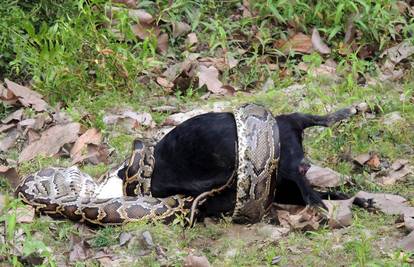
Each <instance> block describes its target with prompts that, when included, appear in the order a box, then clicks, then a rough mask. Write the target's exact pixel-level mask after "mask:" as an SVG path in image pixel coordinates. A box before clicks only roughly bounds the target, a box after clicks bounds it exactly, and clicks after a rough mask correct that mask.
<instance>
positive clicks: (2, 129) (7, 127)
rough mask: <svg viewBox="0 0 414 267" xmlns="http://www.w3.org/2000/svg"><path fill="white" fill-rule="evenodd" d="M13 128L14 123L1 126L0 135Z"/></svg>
mask: <svg viewBox="0 0 414 267" xmlns="http://www.w3.org/2000/svg"><path fill="white" fill-rule="evenodd" d="M13 127H16V124H15V123H10V124H2V125H0V133H2V132H6V131H8V130H10V129H11V128H13Z"/></svg>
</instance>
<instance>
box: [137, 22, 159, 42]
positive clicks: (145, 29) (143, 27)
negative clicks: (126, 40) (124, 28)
mask: <svg viewBox="0 0 414 267" xmlns="http://www.w3.org/2000/svg"><path fill="white" fill-rule="evenodd" d="M131 30H132V32H133V33H134V34H135V35H136V36H137V37H138V38H139V39H141V40H144V39H145V38H147V37H150V36H155V37H157V36H158V35H159V34H160V29H159V28H158V27H157V26H154V25H152V24H148V23H144V22H142V23H139V24H134V25H132V26H131Z"/></svg>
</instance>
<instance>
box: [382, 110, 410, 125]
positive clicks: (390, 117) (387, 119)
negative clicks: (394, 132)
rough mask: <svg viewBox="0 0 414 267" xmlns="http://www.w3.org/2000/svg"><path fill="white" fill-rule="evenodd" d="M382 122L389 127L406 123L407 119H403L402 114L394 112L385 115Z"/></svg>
mask: <svg viewBox="0 0 414 267" xmlns="http://www.w3.org/2000/svg"><path fill="white" fill-rule="evenodd" d="M382 122H383V123H384V124H385V125H387V126H393V125H395V124H399V123H404V122H405V119H404V118H403V117H401V113H400V112H398V111H394V112H390V113H388V114H385V115H384V118H383V120H382Z"/></svg>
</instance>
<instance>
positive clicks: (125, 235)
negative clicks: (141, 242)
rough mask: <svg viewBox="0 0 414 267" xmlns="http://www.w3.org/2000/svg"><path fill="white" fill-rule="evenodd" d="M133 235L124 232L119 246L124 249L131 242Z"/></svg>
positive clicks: (120, 236)
mask: <svg viewBox="0 0 414 267" xmlns="http://www.w3.org/2000/svg"><path fill="white" fill-rule="evenodd" d="M131 238H132V234H131V233H128V232H122V233H121V234H120V235H119V245H120V246H121V247H122V246H124V245H126V243H128V241H129V240H131Z"/></svg>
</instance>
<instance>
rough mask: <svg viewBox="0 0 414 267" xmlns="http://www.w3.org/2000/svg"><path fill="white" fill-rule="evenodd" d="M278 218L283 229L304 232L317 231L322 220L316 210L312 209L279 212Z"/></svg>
mask: <svg viewBox="0 0 414 267" xmlns="http://www.w3.org/2000/svg"><path fill="white" fill-rule="evenodd" d="M279 206H280V205H279ZM277 218H278V221H279V223H280V224H281V225H282V226H283V227H289V228H291V229H297V230H304V231H313V230H317V229H318V228H319V221H320V219H321V218H320V216H319V214H318V213H317V212H316V210H315V209H313V208H310V207H305V208H303V207H302V208H300V209H299V211H292V210H291V211H287V210H278V211H277Z"/></svg>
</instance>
